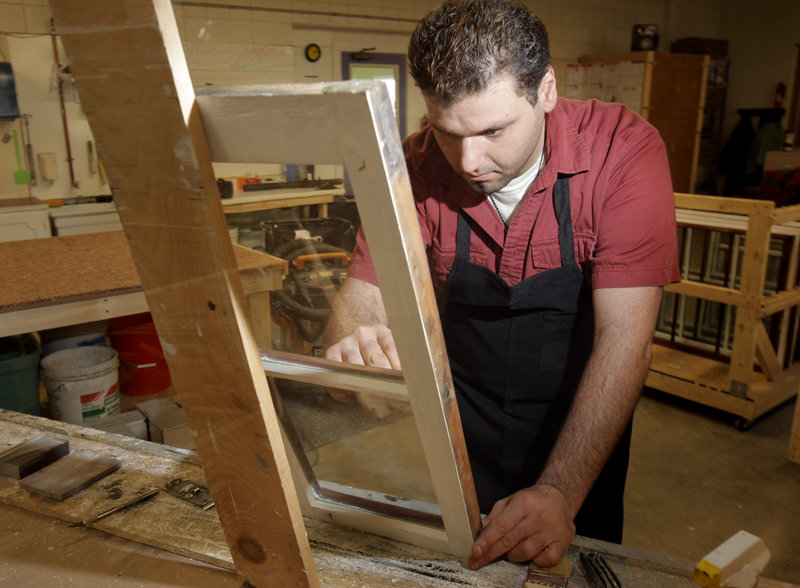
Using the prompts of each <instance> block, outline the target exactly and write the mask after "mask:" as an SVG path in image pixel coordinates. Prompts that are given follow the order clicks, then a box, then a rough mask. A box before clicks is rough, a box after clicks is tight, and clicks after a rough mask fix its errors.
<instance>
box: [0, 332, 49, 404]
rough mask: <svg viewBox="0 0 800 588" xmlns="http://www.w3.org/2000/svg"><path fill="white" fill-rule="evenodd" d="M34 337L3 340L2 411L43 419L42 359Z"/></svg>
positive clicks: (0, 356) (0, 357)
mask: <svg viewBox="0 0 800 588" xmlns="http://www.w3.org/2000/svg"><path fill="white" fill-rule="evenodd" d="M41 356H42V348H41V346H40V345H39V342H38V341H37V340H36V337H34V336H33V335H32V334H30V333H28V334H25V335H15V336H14V337H3V338H0V408H6V409H9V410H14V411H17V412H24V413H26V414H32V415H35V416H39V415H40V414H41V411H40V406H39V359H40V358H41Z"/></svg>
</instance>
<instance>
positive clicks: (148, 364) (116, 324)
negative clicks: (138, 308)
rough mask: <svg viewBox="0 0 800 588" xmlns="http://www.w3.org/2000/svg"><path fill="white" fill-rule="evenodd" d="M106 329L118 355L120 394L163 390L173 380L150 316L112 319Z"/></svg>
mask: <svg viewBox="0 0 800 588" xmlns="http://www.w3.org/2000/svg"><path fill="white" fill-rule="evenodd" d="M108 327H109V328H108V338H109V341H110V342H111V347H113V348H114V349H116V350H117V353H119V382H120V391H121V392H122V393H123V394H127V395H129V396H143V395H146V394H155V393H156V392H161V391H162V390H166V389H167V388H168V387H169V386H170V384H171V383H172V379H171V377H170V374H169V367H168V366H167V360H166V358H165V357H164V350H163V349H162V348H161V342H160V341H159V340H158V333H156V326H155V324H154V323H153V321H152V319H151V317H150V314H149V313H144V314H137V315H132V316H128V317H121V318H117V319H111V320H110V321H108Z"/></svg>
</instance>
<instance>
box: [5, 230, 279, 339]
mask: <svg viewBox="0 0 800 588" xmlns="http://www.w3.org/2000/svg"><path fill="white" fill-rule="evenodd" d="M233 249H234V253H235V256H236V263H237V265H238V267H239V272H240V276H241V278H242V286H243V288H244V293H245V295H246V297H247V302H248V306H249V309H250V316H251V318H252V323H253V330H254V333H255V336H256V341H257V342H258V343H259V345H261V346H263V347H269V346H270V345H269V343H270V339H271V335H270V329H271V325H270V303H269V292H270V291H272V290H278V289H280V288H282V287H283V276H284V275H285V274H286V272H287V265H286V261H285V260H282V259H279V258H277V257H274V256H272V255H268V254H266V253H261V252H258V251H254V250H252V249H248V248H246V247H241V246H239V245H235V244H234V245H233ZM0 267H2V268H3V275H4V277H3V287H2V288H0V337H5V336H8V335H15V334H19V333H28V332H33V331H41V330H45V329H52V328H56V327H63V326H68V325H74V324H79V323H87V322H92V321H97V320H104V319H109V318H114V317H118V316H125V315H131V314H137V313H140V312H147V311H148V307H147V300H146V299H145V295H144V291H143V290H142V285H141V282H140V280H139V274H138V273H137V271H136V267H135V266H134V263H133V258H132V257H131V252H130V249H129V247H128V242H127V240H126V238H125V235H124V233H123V232H122V231H109V232H104V233H88V234H82V235H69V236H64V237H49V238H44V239H31V240H27V241H12V242H8V243H0Z"/></svg>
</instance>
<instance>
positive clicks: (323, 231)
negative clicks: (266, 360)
mask: <svg viewBox="0 0 800 588" xmlns="http://www.w3.org/2000/svg"><path fill="white" fill-rule="evenodd" d="M261 226H262V227H263V228H264V234H265V247H264V248H265V250H266V251H267V252H269V253H270V254H272V255H274V256H276V257H280V258H282V259H285V260H286V261H287V262H288V266H289V267H288V274H287V276H286V278H285V279H284V283H283V288H282V289H281V290H278V291H275V292H273V296H272V317H273V321H275V322H276V323H277V324H278V325H279V326H280V327H281V330H282V333H283V335H282V336H281V338H280V340H279V341H278V342H276V347H277V348H279V349H282V350H284V351H292V352H297V353H307V354H308V353H310V354H313V355H317V354H319V351H320V350H321V341H320V337H321V335H322V331H323V329H324V328H325V323H326V321H327V320H328V317H329V316H330V313H331V303H332V301H333V297H334V296H335V295H336V292H337V291H338V290H339V287H340V286H341V285H342V282H344V279H345V277H346V275H347V266H348V264H349V262H350V253H351V252H352V250H353V247H354V245H355V228H354V226H353V223H352V222H351V221H349V220H347V219H344V218H335V217H330V218H310V219H302V220H282V221H265V222H262V223H261Z"/></svg>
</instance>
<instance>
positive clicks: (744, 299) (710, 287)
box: [664, 280, 760, 306]
mask: <svg viewBox="0 0 800 588" xmlns="http://www.w3.org/2000/svg"><path fill="white" fill-rule="evenodd" d="M664 290H665V291H666V292H674V293H675V294H683V295H685V296H694V297H696V298H703V299H704V300H713V301H715V302H720V303H722V304H733V305H736V306H746V305H750V306H753V305H756V304H758V302H759V300H760V297H756V296H749V295H745V294H742V293H741V292H740V291H739V290H737V289H735V288H725V287H724V286H717V285H715V284H703V283H701V282H695V281H692V280H681V281H680V282H676V283H674V284H667V285H666V286H664Z"/></svg>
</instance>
